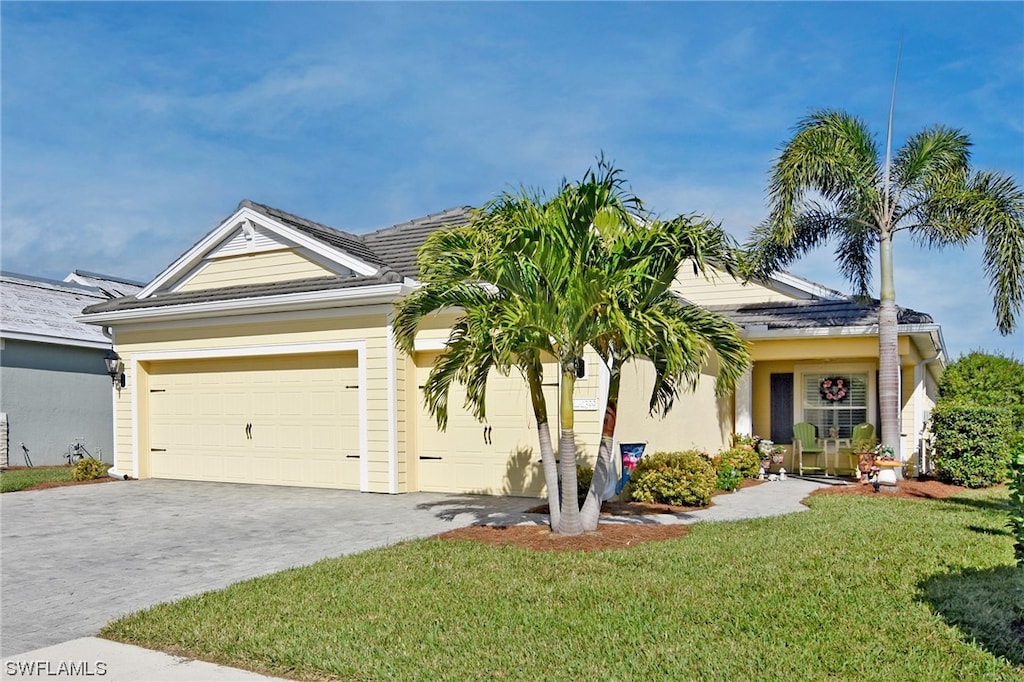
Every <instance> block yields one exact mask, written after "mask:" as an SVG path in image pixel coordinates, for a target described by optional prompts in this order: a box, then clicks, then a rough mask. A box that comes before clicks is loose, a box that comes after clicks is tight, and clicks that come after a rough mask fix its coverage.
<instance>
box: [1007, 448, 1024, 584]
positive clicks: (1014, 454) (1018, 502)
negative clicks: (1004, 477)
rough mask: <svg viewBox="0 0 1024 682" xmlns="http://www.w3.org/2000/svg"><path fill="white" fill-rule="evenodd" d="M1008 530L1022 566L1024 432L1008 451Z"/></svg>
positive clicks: (1023, 564)
mask: <svg viewBox="0 0 1024 682" xmlns="http://www.w3.org/2000/svg"><path fill="white" fill-rule="evenodd" d="M1010 530H1011V531H1012V532H1013V537H1014V539H1015V540H1016V541H1015V542H1014V545H1013V552H1014V556H1015V557H1016V559H1017V565H1018V566H1024V433H1020V434H1017V437H1016V438H1015V439H1014V443H1013V449H1012V450H1011V452H1010Z"/></svg>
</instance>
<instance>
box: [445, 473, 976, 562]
mask: <svg viewBox="0 0 1024 682" xmlns="http://www.w3.org/2000/svg"><path fill="white" fill-rule="evenodd" d="M761 483H764V481H756V480H748V481H744V482H743V487H744V488H747V487H750V486H753V485H760V484H761ZM964 490H966V488H961V487H960V486H956V485H949V484H947V483H942V482H940V481H937V480H935V479H913V480H903V481H897V485H896V489H895V490H893V491H885V492H879V493H876V492H875V491H874V487H873V486H871V485H870V484H869V483H854V484H853V485H846V486H830V487H828V488H821V489H819V490H816V491H814V492H813V493H811V494H812V495H876V496H879V497H883V496H884V497H901V498H906V499H913V500H921V499H929V500H937V499H942V498H945V497H950V496H951V495H956V494H957V493H960V492H963V491H964ZM703 508H704V507H672V506H669V505H667V504H648V503H645V502H618V501H616V502H605V503H604V504H603V505H601V514H602V515H607V514H614V515H616V516H629V515H642V514H677V513H681V512H692V511H696V510H697V509H703ZM526 511H527V512H528V513H531V514H546V513H547V512H548V505H547V504H541V505H537V506H535V507H531V508H530V509H527V510H526ZM689 530H690V527H689V526H684V525H678V524H677V525H654V524H643V525H641V524H629V523H602V524H599V525H598V527H597V530H596V531H594V532H591V533H584V534H582V535H574V536H570V537H566V536H562V535H557V534H555V533H552V532H551V529H550V528H548V527H547V526H468V527H466V528H459V529H457V530H451V531H448V532H447V533H442V534H440V535H439V536H437V537H439V538H441V539H443V540H473V541H475V542H483V543H486V544H490V545H498V546H514V547H519V548H521V549H528V550H533V551H538V552H593V551H597V550H604V549H627V548H629V547H635V546H637V545H640V544H643V543H645V542H656V541H659V540H673V539H675V538H681V537H683V536H684V535H686V534H687V533H688V532H689Z"/></svg>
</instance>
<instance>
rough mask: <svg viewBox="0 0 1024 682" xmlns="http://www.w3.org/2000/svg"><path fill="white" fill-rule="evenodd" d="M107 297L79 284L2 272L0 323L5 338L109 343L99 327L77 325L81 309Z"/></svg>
mask: <svg viewBox="0 0 1024 682" xmlns="http://www.w3.org/2000/svg"><path fill="white" fill-rule="evenodd" d="M105 300H107V297H106V296H105V295H103V294H102V293H100V292H99V291H97V290H95V289H91V288H88V287H85V286H82V285H80V284H71V283H68V282H57V281H54V280H49V279H42V278H39V277H30V276H28V275H18V274H14V273H9V272H5V273H0V320H2V329H3V332H2V333H3V335H4V336H8V335H13V334H18V335H21V334H25V335H31V336H38V337H46V338H48V339H52V340H53V342H54V343H58V342H65V343H66V344H67V345H72V346H75V345H80V343H81V342H89V343H109V339H107V337H105V336H104V335H103V332H102V330H101V329H100V328H99V327H96V326H93V325H90V324H82V323H80V322H75V317H77V316H78V315H79V314H80V313H81V312H82V308H84V307H85V306H87V305H92V304H95V303H98V302H100V301H105Z"/></svg>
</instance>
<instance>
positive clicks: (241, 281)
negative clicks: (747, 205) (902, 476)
mask: <svg viewBox="0 0 1024 682" xmlns="http://www.w3.org/2000/svg"><path fill="white" fill-rule="evenodd" d="M468 215H469V213H468V209H465V208H456V209H450V210H447V211H444V212H441V213H436V214H432V215H429V216H426V217H423V218H419V219H416V220H412V221H410V222H407V223H402V224H399V225H394V226H392V227H388V228H384V229H381V230H378V231H376V232H371V233H368V234H363V235H354V234H349V233H346V232H342V231H339V230H336V229H333V228H330V227H327V226H324V225H320V224H318V223H315V222H312V221H309V220H305V219H303V218H300V217H298V216H294V215H291V214H289V213H285V212H283V211H280V210H277V209H274V208H270V207H268V206H264V205H261V204H257V203H253V202H250V201H243V202H242V203H241V204H239V206H238V209H237V210H236V211H235V212H234V213H233V214H232V215H231V216H230V217H228V218H227V219H226V220H224V221H223V222H222V223H220V225H219V226H218V227H216V228H215V229H214V230H213V231H211V232H210V233H209V234H207V235H206V236H205V237H203V238H202V239H200V240H199V241H198V242H197V243H196V244H195V245H194V246H193V247H192V248H190V249H189V250H188V251H187V252H185V253H184V254H183V255H182V256H181V257H180V258H178V259H177V260H176V261H175V262H173V263H172V264H170V265H169V266H168V267H167V268H166V269H165V270H164V271H163V272H161V273H160V274H159V275H158V276H157V277H156V278H155V279H153V280H152V281H151V282H149V283H148V284H147V285H146V286H145V287H144V288H143V289H142V290H141V291H139V292H138V293H137V294H136V295H134V296H129V297H125V298H120V299H115V300H113V301H109V302H104V303H100V304H97V305H92V306H90V307H88V308H86V309H85V311H84V312H83V315H82V317H81V318H80V319H81V320H82V321H85V322H89V323H91V324H96V325H100V326H102V327H104V328H105V330H106V331H107V333H108V334H109V335H110V336H111V338H112V340H113V346H114V349H115V350H116V352H117V354H118V355H119V356H120V358H121V362H122V363H123V380H121V377H118V379H119V380H118V381H116V382H115V383H116V384H117V388H116V390H115V391H114V398H113V400H114V422H115V423H114V429H115V439H114V440H115V444H114V450H115V452H114V467H113V469H114V471H113V472H112V473H113V474H114V475H129V476H132V477H138V478H150V477H155V478H174V479H188V480H203V481H227V482H238V483H259V484H270V485H294V486H315V487H328V488H343V489H352V490H361V491H367V492H380V493H403V492H410V491H417V490H423V491H438V492H456V493H491V494H512V495H529V496H537V495H541V494H542V492H543V476H542V473H541V471H540V463H539V459H540V458H539V455H538V453H537V443H536V427H535V424H534V419H533V417H532V412H531V409H530V406H529V399H528V394H527V391H526V389H525V386H524V384H523V382H522V380H521V379H520V378H519V377H518V376H516V375H515V374H513V375H512V376H510V377H502V376H500V375H498V374H495V375H494V376H493V377H492V379H491V380H490V381H489V386H488V396H487V411H488V412H487V414H488V419H487V422H486V423H483V424H482V423H480V422H478V421H476V420H475V419H474V418H473V417H472V416H470V415H468V414H465V413H463V412H461V411H457V410H456V411H454V413H453V414H452V415H451V416H450V420H449V426H448V429H447V431H446V432H443V433H442V432H439V431H438V430H437V428H436V425H435V423H434V421H433V420H432V419H431V418H430V417H429V416H428V414H427V413H426V411H425V410H424V408H423V406H422V401H421V398H420V391H419V387H420V386H422V384H423V381H424V379H425V377H426V376H427V374H428V373H429V371H430V368H431V366H432V363H433V361H434V359H435V358H436V357H437V354H438V353H439V352H440V351H441V350H442V349H443V348H444V343H445V339H446V338H447V333H448V328H449V325H450V324H451V319H445V318H444V317H438V318H437V319H436V320H434V322H433V324H430V325H428V326H427V327H426V328H424V329H423V330H422V331H421V333H420V334H419V335H418V336H417V340H416V350H415V353H414V354H413V356H412V357H408V356H406V355H405V354H403V353H401V352H400V351H398V350H397V349H396V348H395V343H394V333H393V329H392V305H393V303H394V302H395V301H396V300H398V299H399V298H401V297H402V296H404V295H406V294H407V293H408V292H410V291H411V290H413V289H414V288H415V287H416V286H417V285H418V284H417V280H416V276H417V270H416V263H415V255H416V250H417V248H418V247H419V246H420V245H421V244H422V243H423V241H424V239H425V238H426V236H427V235H428V234H429V233H430V232H431V231H433V230H436V229H443V228H444V227H446V226H452V225H457V224H461V223H464V222H465V221H466V220H467V219H468ZM687 273H688V269H687V268H680V274H679V277H678V279H677V282H676V285H675V286H676V290H677V293H678V294H679V295H680V296H683V297H684V298H686V299H687V300H689V301H691V302H693V303H696V304H699V305H702V306H705V307H708V308H710V309H713V310H718V311H721V312H722V313H724V314H726V315H728V316H729V317H731V318H732V319H733V320H734V321H735V322H736V323H737V324H738V325H740V326H741V327H742V328H743V329H744V330H745V335H746V337H747V338H748V339H749V341H750V344H751V350H752V355H753V359H754V365H753V368H752V370H751V371H750V372H749V373H748V375H747V376H746V378H745V379H744V381H742V383H741V385H740V386H739V388H738V390H737V391H736V393H735V394H734V395H732V396H729V397H728V398H724V399H718V398H716V397H715V396H714V392H713V375H714V371H715V370H714V368H713V367H709V368H708V369H707V371H706V374H707V378H706V380H704V381H702V382H701V384H700V386H699V387H698V389H697V391H696V392H695V393H693V394H690V395H686V396H685V397H684V398H683V399H681V400H680V401H678V402H677V404H676V407H675V408H674V410H673V411H672V412H671V413H670V414H669V415H668V417H666V418H665V419H664V420H657V419H654V418H651V417H650V416H648V415H647V413H646V405H647V399H648V396H649V390H650V389H649V386H650V379H651V377H650V372H649V368H648V367H647V366H646V365H645V364H643V363H638V364H636V365H634V366H631V367H627V369H626V370H625V372H626V373H625V375H624V379H623V383H622V392H621V393H622V394H621V407H620V417H619V424H618V432H617V435H618V438H619V439H621V440H622V441H623V442H627V441H647V442H648V448H649V450H669V449H672V450H678V449H687V448H692V447H696V448H700V449H703V450H705V451H708V452H715V451H717V450H719V449H721V448H722V447H723V446H725V445H726V444H727V443H728V442H729V438H730V435H731V434H732V433H733V432H739V433H752V432H753V433H757V434H760V435H762V436H764V437H771V438H772V439H773V440H774V441H775V442H777V443H783V444H789V443H790V441H791V440H792V426H793V423H794V422H799V421H810V422H812V423H815V424H817V425H819V429H820V430H824V429H825V428H826V427H827V425H836V426H838V428H839V431H840V433H839V435H840V436H841V437H844V436H845V437H848V436H849V431H850V429H851V428H852V425H854V424H856V423H859V422H862V421H868V422H871V423H874V424H876V425H877V424H878V417H877V400H876V397H875V396H876V383H877V382H876V374H877V369H878V350H877V345H878V344H877V337H876V335H875V334H876V328H875V320H876V319H877V310H876V308H875V307H873V306H870V305H861V304H858V303H856V302H853V301H851V300H849V299H847V298H846V297H844V296H842V295H841V294H839V293H837V292H835V291H832V290H830V289H827V288H825V287H822V286H820V285H817V284H814V283H812V282H809V281H806V280H804V279H801V278H798V277H795V276H792V275H788V274H785V273H780V274H779V275H777V276H776V277H774V278H773V279H772V280H770V281H766V282H761V283H751V284H747V285H741V284H740V283H737V282H734V281H733V280H732V279H730V278H725V277H723V278H718V279H716V280H714V281H710V282H709V281H706V280H704V279H696V278H694V277H693V276H692V275H689V274H687ZM899 349H900V357H901V361H902V366H903V381H902V405H903V424H902V431H903V434H902V449H903V456H904V458H905V459H906V458H909V457H910V456H912V455H913V454H914V453H916V452H917V451H918V448H919V441H920V439H921V436H922V433H923V430H924V428H925V421H926V416H927V414H928V412H929V411H930V410H931V407H932V404H933V400H934V395H935V387H936V379H937V376H938V373H939V371H941V368H942V365H943V362H944V359H943V354H942V336H941V329H940V327H939V325H937V324H935V323H934V322H933V321H932V320H931V318H929V317H928V316H927V315H924V314H921V313H915V312H913V311H909V310H901V311H900V329H899ZM835 375H842V376H843V377H845V378H846V379H847V381H848V382H849V385H850V387H851V390H850V392H849V397H848V398H847V399H845V400H843V401H842V402H841V403H838V402H837V403H829V404H824V403H823V401H822V400H820V399H819V387H820V382H821V380H822V378H824V377H827V376H835ZM547 376H548V377H550V381H552V382H556V381H557V377H558V373H557V372H555V371H551V372H549V373H547ZM579 376H580V379H579V382H578V383H577V395H576V401H575V407H576V410H577V414H576V430H577V434H580V437H581V439H582V441H581V443H580V445H581V448H582V454H583V457H584V458H587V457H590V458H593V455H594V454H595V452H596V448H597V441H598V436H599V431H600V419H601V416H602V410H603V406H604V400H605V396H606V394H607V375H606V373H605V371H604V367H603V365H602V364H601V363H600V362H599V361H598V359H597V358H596V356H588V357H585V358H584V362H583V363H581V365H580V367H579ZM122 383H123V386H122V385H121V384H122ZM549 390H550V392H551V394H550V397H549V405H550V406H551V409H552V410H553V411H554V409H555V400H554V397H555V395H556V393H557V384H555V383H552V385H551V386H550V387H549ZM450 404H451V405H452V406H453V407H455V406H460V405H461V404H462V399H461V397H460V396H458V395H454V396H452V398H451V401H450ZM552 416H554V414H553V415H552ZM553 423H557V421H553ZM822 435H824V434H822ZM787 457H791V453H790V454H789V455H787ZM786 465H787V466H790V467H792V462H791V459H787V461H786Z"/></svg>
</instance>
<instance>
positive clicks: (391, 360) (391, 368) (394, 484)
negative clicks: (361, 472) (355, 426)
mask: <svg viewBox="0 0 1024 682" xmlns="http://www.w3.org/2000/svg"><path fill="white" fill-rule="evenodd" d="M392 318H393V314H392V313H391V312H388V314H387V316H386V318H385V333H384V339H385V343H386V344H387V346H386V347H385V348H384V359H385V362H386V368H387V382H388V389H387V395H388V492H389V493H391V494H392V495H394V494H396V493H398V352H397V349H396V348H395V329H394V324H393V322H392Z"/></svg>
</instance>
